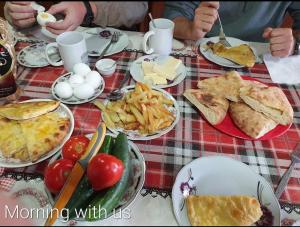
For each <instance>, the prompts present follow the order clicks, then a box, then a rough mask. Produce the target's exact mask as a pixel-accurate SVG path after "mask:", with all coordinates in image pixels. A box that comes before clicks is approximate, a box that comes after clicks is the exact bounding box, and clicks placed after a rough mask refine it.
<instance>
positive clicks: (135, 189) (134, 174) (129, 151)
mask: <svg viewBox="0 0 300 227" xmlns="http://www.w3.org/2000/svg"><path fill="white" fill-rule="evenodd" d="M91 137H92V135H87V136H86V137H85V136H73V137H71V138H70V139H69V140H68V141H67V142H66V143H65V145H64V146H63V148H62V152H61V154H57V155H55V156H54V157H53V158H52V159H51V160H50V162H49V165H48V167H47V168H46V171H45V179H44V181H45V185H46V190H47V192H48V195H49V200H50V201H51V203H52V205H53V204H54V202H53V201H54V200H55V197H56V196H57V195H58V193H59V191H60V189H61V188H62V187H63V185H64V182H65V181H66V179H67V175H68V173H69V172H70V171H71V170H72V168H71V167H72V165H74V164H75V163H76V161H77V160H78V159H80V157H81V155H82V154H83V153H84V152H85V150H86V148H87V146H88V144H89V140H90V139H91ZM62 162H64V163H63V164H62V167H61V168H60V169H59V168H58V166H59V164H60V163H62ZM57 169H58V170H57ZM145 169H146V167H145V160H144V157H143V155H142V154H141V152H140V151H139V149H138V147H137V146H136V145H135V144H134V143H132V142H131V141H128V139H127V137H126V135H125V134H123V133H119V134H118V135H117V136H116V135H113V134H109V133H107V134H106V136H105V139H104V142H103V144H102V146H101V148H100V150H99V152H98V153H97V154H96V155H95V156H94V157H93V158H92V159H91V160H90V162H89V165H88V167H87V170H86V174H85V175H84V176H83V177H82V179H81V180H80V183H79V184H78V186H77V188H76V190H75V192H74V193H73V195H72V197H71V199H70V200H69V201H68V203H67V205H66V206H65V209H63V210H64V211H65V213H63V212H62V213H61V217H60V220H61V221H66V220H67V221H68V220H76V221H98V220H103V219H106V218H109V217H111V216H112V215H113V214H116V213H118V212H120V211H122V210H124V209H125V208H126V207H127V206H129V205H130V204H131V203H132V202H133V201H134V199H135V198H136V196H137V194H138V193H139V191H140V190H141V189H142V187H143V184H144V180H145ZM55 174H56V176H57V177H56V179H58V180H57V181H55V180H54V179H55Z"/></svg>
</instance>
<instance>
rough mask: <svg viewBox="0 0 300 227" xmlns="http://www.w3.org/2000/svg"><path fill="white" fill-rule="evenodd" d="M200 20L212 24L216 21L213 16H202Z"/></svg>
mask: <svg viewBox="0 0 300 227" xmlns="http://www.w3.org/2000/svg"><path fill="white" fill-rule="evenodd" d="M201 20H202V21H204V22H205V23H208V24H214V23H215V21H216V19H215V17H213V16H206V17H202V18H201Z"/></svg>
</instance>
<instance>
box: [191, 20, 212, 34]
mask: <svg viewBox="0 0 300 227" xmlns="http://www.w3.org/2000/svg"><path fill="white" fill-rule="evenodd" d="M211 27H212V24H210V23H206V22H204V21H198V22H196V23H195V28H196V29H201V30H202V31H204V32H209V31H210V30H211Z"/></svg>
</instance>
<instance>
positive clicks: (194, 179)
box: [172, 156, 281, 226]
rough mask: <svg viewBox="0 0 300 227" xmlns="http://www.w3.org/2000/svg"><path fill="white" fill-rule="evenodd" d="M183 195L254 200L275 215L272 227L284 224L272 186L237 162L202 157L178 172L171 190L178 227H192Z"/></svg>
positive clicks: (219, 157) (216, 157) (220, 158)
mask: <svg viewBox="0 0 300 227" xmlns="http://www.w3.org/2000/svg"><path fill="white" fill-rule="evenodd" d="M245 179H247V180H245ZM183 191H185V192H186V193H188V192H189V194H194V195H248V196H254V197H256V198H259V201H260V204H261V205H263V206H266V207H267V208H268V210H270V211H271V212H272V215H273V217H274V223H273V226H280V224H281V222H280V219H281V217H280V205H279V202H278V200H277V198H276V196H275V194H274V192H273V189H272V187H271V186H270V184H269V183H268V182H267V181H266V180H265V178H263V177H262V176H260V175H259V174H257V173H255V172H254V171H253V170H252V169H251V168H250V167H249V166H248V165H246V164H244V163H242V162H239V161H236V160H234V159H231V158H227V157H223V156H210V157H202V158H198V159H196V160H194V161H192V162H190V163H189V164H187V165H186V166H184V167H183V168H182V169H181V170H180V171H179V173H178V175H177V177H176V180H175V183H174V185H173V190H172V202H173V209H174V213H175V216H176V219H177V221H178V223H179V225H182V226H190V225H191V224H190V222H189V219H188V216H187V209H186V204H185V202H184V201H185V200H184V196H183ZM257 192H260V193H259V195H258V193H257Z"/></svg>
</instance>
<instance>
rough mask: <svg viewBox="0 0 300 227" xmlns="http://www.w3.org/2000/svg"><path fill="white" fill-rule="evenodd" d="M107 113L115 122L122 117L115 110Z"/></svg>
mask: <svg viewBox="0 0 300 227" xmlns="http://www.w3.org/2000/svg"><path fill="white" fill-rule="evenodd" d="M107 114H108V115H109V117H110V119H111V120H112V121H113V122H114V123H117V122H119V121H120V118H119V116H118V113H116V112H113V111H107Z"/></svg>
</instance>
